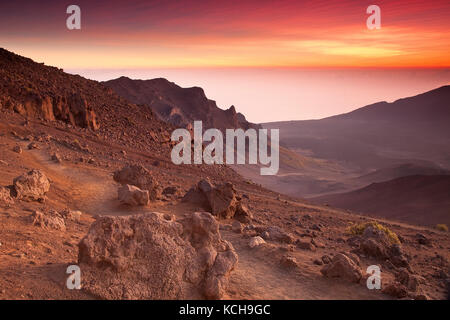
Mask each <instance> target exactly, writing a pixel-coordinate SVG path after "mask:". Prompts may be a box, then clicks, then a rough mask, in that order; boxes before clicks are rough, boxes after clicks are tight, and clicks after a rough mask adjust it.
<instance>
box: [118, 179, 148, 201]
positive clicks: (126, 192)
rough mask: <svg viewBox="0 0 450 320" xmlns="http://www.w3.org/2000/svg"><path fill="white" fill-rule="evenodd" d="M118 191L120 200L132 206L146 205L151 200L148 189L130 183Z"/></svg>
mask: <svg viewBox="0 0 450 320" xmlns="http://www.w3.org/2000/svg"><path fill="white" fill-rule="evenodd" d="M117 193H118V198H119V200H120V202H122V203H124V204H128V205H130V206H146V205H147V204H148V201H149V193H148V190H141V189H139V188H138V187H135V186H130V185H129V184H126V185H123V186H121V187H119V190H118V192H117Z"/></svg>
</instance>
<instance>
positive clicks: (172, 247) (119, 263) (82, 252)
mask: <svg viewBox="0 0 450 320" xmlns="http://www.w3.org/2000/svg"><path fill="white" fill-rule="evenodd" d="M237 260H238V257H237V254H236V253H235V251H234V249H233V246H232V245H231V244H230V243H229V242H227V241H225V240H222V238H221V236H220V233H219V226H218V223H217V221H216V220H215V219H214V217H213V216H211V214H209V213H206V212H196V213H193V214H192V215H191V216H190V217H188V218H185V219H182V220H180V221H175V220H174V218H173V217H172V216H169V215H167V214H166V215H164V214H162V213H156V212H150V213H145V214H139V215H131V216H115V217H113V216H103V217H100V218H99V219H97V220H96V221H95V222H94V223H93V224H92V225H91V228H90V230H89V232H88V234H87V235H86V236H85V237H84V238H83V239H82V240H81V242H80V244H79V258H78V262H79V265H80V267H81V270H83V288H84V289H86V290H88V291H89V292H91V293H93V294H95V295H96V296H98V297H100V298H104V299H204V298H208V299H220V298H222V297H223V295H224V293H225V288H226V286H227V283H228V277H229V274H230V272H231V271H232V270H233V269H234V267H235V265H236V263H237Z"/></svg>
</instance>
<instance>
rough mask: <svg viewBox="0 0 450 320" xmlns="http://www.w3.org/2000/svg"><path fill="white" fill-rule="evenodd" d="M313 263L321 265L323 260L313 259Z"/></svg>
mask: <svg viewBox="0 0 450 320" xmlns="http://www.w3.org/2000/svg"><path fill="white" fill-rule="evenodd" d="M313 263H314V264H315V265H318V266H322V265H323V261H322V260H320V259H314V261H313Z"/></svg>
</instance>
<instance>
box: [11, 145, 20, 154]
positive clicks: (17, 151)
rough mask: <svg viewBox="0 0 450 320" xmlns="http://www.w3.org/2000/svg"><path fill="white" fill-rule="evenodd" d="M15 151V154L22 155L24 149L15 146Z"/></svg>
mask: <svg viewBox="0 0 450 320" xmlns="http://www.w3.org/2000/svg"><path fill="white" fill-rule="evenodd" d="M13 151H14V152H15V153H18V154H21V153H22V148H21V147H20V146H15V147H14V148H13Z"/></svg>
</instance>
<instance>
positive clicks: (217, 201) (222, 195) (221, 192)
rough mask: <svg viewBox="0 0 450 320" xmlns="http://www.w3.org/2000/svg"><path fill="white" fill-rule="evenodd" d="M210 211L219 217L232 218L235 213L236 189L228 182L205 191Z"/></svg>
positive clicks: (236, 202) (236, 203)
mask: <svg viewBox="0 0 450 320" xmlns="http://www.w3.org/2000/svg"><path fill="white" fill-rule="evenodd" d="M206 198H207V199H208V202H209V205H210V207H211V213H212V214H213V215H215V216H218V217H220V218H224V219H229V218H233V217H234V214H235V213H236V209H237V205H238V200H237V198H236V190H235V189H234V187H233V185H232V184H231V183H229V182H227V183H225V184H222V185H219V186H217V187H215V188H213V189H212V190H210V191H209V192H207V193H206Z"/></svg>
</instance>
